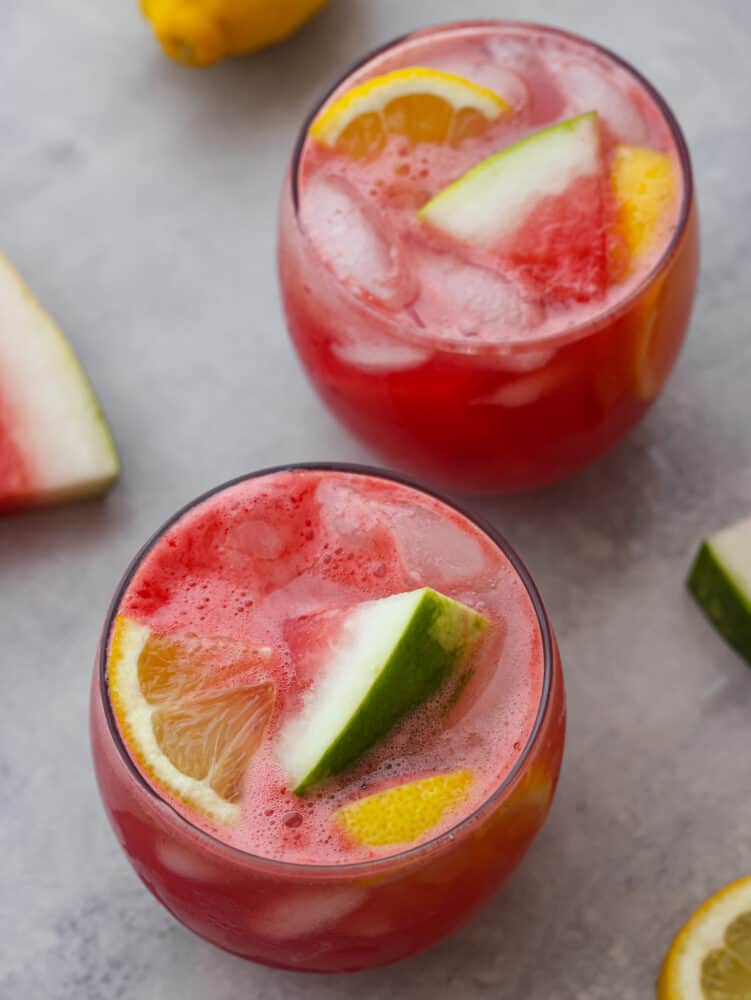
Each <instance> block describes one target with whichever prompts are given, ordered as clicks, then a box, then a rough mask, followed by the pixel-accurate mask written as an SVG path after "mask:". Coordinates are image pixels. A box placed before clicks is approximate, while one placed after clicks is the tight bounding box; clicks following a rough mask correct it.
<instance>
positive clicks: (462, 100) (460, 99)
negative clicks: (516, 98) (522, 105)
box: [310, 66, 510, 157]
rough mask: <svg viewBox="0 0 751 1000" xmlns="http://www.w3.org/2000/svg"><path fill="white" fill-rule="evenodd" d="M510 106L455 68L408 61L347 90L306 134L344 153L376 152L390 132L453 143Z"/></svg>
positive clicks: (478, 130)
mask: <svg viewBox="0 0 751 1000" xmlns="http://www.w3.org/2000/svg"><path fill="white" fill-rule="evenodd" d="M509 110H510V108H509V105H508V103H507V102H506V101H505V100H504V99H503V98H502V97H500V96H499V95H498V94H495V93H493V91H492V90H488V89H487V88H486V87H480V86H478V84H476V83H471V82H470V81H469V80H465V79H464V78H463V77H461V76H456V75H455V74H454V73H444V72H442V71H440V70H436V69H427V68H426V67H424V66H411V67H409V68H407V69H397V70H394V71H393V72H392V73H385V74H384V75H383V76H376V77H374V78H373V79H372V80H368V81H366V82H365V83H362V84H360V85H359V86H358V87H353V89H352V90H348V91H347V93H346V94H344V95H343V96H342V97H340V98H339V100H338V101H334V103H333V104H331V105H329V106H328V107H327V108H325V109H324V110H323V111H322V112H321V113H320V114H319V115H318V117H317V118H316V119H315V121H314V122H313V124H312V125H311V127H310V134H311V135H312V137H313V138H314V139H316V140H317V141H318V142H320V143H321V144H322V145H324V146H329V147H330V148H332V149H336V150H337V151H338V152H340V153H344V154H346V155H347V156H352V157H363V156H377V155H378V153H379V152H380V151H381V150H382V149H383V147H384V146H385V145H386V140H387V137H388V136H389V135H402V136H404V137H405V138H407V139H409V140H410V141H411V142H431V143H435V144H439V145H450V146H458V145H459V144H460V143H461V142H462V141H463V140H464V139H466V138H468V137H469V136H474V135H480V134H481V133H482V132H483V131H484V130H485V129H486V128H487V127H488V125H489V124H490V122H492V121H494V120H495V119H496V118H498V116H499V115H502V114H503V113H504V112H506V111H509Z"/></svg>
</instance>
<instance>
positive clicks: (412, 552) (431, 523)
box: [383, 504, 487, 589]
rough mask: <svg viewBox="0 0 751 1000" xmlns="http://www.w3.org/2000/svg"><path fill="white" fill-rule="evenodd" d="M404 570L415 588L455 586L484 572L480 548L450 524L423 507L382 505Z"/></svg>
mask: <svg viewBox="0 0 751 1000" xmlns="http://www.w3.org/2000/svg"><path fill="white" fill-rule="evenodd" d="M383 509H384V510H385V511H386V512H387V517H388V522H389V526H390V528H391V530H392V532H393V534H394V540H395V542H396V547H397V549H398V551H399V555H400V556H401V559H402V562H403V563H404V568H405V569H406V571H407V573H408V574H409V575H410V576H411V578H412V579H413V581H414V583H415V585H417V586H420V585H432V586H435V587H436V588H437V589H440V588H441V586H447V585H451V584H456V583H458V582H459V581H461V580H466V579H468V578H471V577H473V576H477V575H478V574H479V573H482V572H483V570H484V569H486V568H487V560H486V557H485V553H484V552H483V550H482V546H481V545H480V543H479V542H478V540H477V539H476V538H475V537H474V535H471V534H470V533H469V532H468V531H466V530H464V529H463V528H461V527H460V526H459V525H458V524H456V523H454V521H450V520H447V518H446V517H445V516H443V515H440V514H438V513H436V512H434V511H431V510H429V509H425V508H423V507H406V506H400V505H397V504H384V505H383Z"/></svg>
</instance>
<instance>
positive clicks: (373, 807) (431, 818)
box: [334, 771, 473, 847]
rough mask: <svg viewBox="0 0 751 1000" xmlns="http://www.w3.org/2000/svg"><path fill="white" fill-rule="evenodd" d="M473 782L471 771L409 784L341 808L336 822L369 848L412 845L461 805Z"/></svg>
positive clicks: (437, 776)
mask: <svg viewBox="0 0 751 1000" xmlns="http://www.w3.org/2000/svg"><path fill="white" fill-rule="evenodd" d="M472 781H473V778H472V774H471V772H470V771H453V772H450V773H448V774H436V775H434V776H433V777H432V778H421V779H420V780H418V781H408V782H406V783H405V784H403V785H396V786H395V787H394V788H387V789H386V790H385V791H383V792H376V793H375V794H374V795H367V796H366V797H365V798H363V799H358V801H357V802H352V803H350V804H349V805H346V806H342V807H341V808H340V809H337V811H336V812H335V813H334V819H335V822H336V823H337V825H338V826H339V827H340V828H341V829H342V830H343V831H344V832H345V833H346V834H347V835H348V836H349V837H351V838H352V840H355V841H357V843H358V844H364V845H365V846H367V847H387V846H390V845H391V844H401V843H409V842H411V841H415V840H417V839H418V837H421V836H422V835H423V834H424V833H427V831H428V830H430V829H432V828H433V827H434V826H436V825H437V824H438V823H440V821H441V820H442V819H443V817H444V816H445V815H446V813H447V812H449V811H450V810H453V809H456V808H457V807H458V806H460V805H461V804H462V803H463V802H464V801H465V800H466V798H467V795H468V794H469V789H470V787H471V785H472Z"/></svg>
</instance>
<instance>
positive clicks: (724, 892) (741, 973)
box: [657, 877, 751, 1000]
mask: <svg viewBox="0 0 751 1000" xmlns="http://www.w3.org/2000/svg"><path fill="white" fill-rule="evenodd" d="M657 997H658V1000H748V998H749V997H751V877H748V878H743V879H740V880H739V881H738V882H732V883H731V884H730V885H727V886H725V888H724V889H721V890H720V891H719V892H718V893H716V894H715V895H714V896H711V897H710V898H709V899H708V900H707V901H706V903H704V904H703V905H702V906H700V907H699V909H698V910H697V911H696V913H694V915H693V916H692V917H691V919H690V920H689V921H688V923H687V924H686V925H685V926H684V927H683V928H682V929H681V931H680V932H679V933H678V935H677V936H676V938H675V940H674V941H673V943H672V945H671V946H670V950H669V951H668V953H667V955H666V956H665V961H664V963H663V966H662V970H661V972H660V978H659V980H658V983H657Z"/></svg>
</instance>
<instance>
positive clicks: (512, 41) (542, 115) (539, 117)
mask: <svg viewBox="0 0 751 1000" xmlns="http://www.w3.org/2000/svg"><path fill="white" fill-rule="evenodd" d="M485 46H486V48H487V51H488V54H489V59H490V61H491V63H492V64H493V65H494V66H497V67H499V68H501V67H502V68H503V70H504V71H505V72H506V73H509V72H513V73H515V74H516V75H517V76H518V77H519V78H520V79H521V80H523V81H524V86H525V88H526V92H527V93H526V101H525V105H524V112H525V116H526V118H527V120H528V121H529V122H530V123H537V124H539V125H543V124H550V122H552V121H554V120H555V119H556V118H559V117H560V115H561V112H562V110H563V97H562V95H561V93H560V91H559V89H558V87H557V86H556V84H555V81H554V80H553V78H552V77H551V76H550V73H549V72H548V70H547V67H546V65H545V61H544V60H543V59H542V58H540V54H539V52H538V51H537V50H536V49H535V47H534V46H531V45H529V43H528V42H522V41H520V40H519V39H518V38H512V37H503V36H498V37H495V38H488V39H487V41H486V42H485ZM511 104H512V106H513V107H514V109H515V110H516V111H518V110H519V109H518V108H517V107H516V105H514V104H513V101H511Z"/></svg>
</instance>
